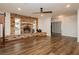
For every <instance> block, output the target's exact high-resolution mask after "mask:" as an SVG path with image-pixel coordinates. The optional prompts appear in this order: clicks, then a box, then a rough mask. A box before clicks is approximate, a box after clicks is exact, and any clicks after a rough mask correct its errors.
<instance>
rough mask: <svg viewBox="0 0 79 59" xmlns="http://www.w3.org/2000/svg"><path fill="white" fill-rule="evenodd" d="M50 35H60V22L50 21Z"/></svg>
mask: <svg viewBox="0 0 79 59" xmlns="http://www.w3.org/2000/svg"><path fill="white" fill-rule="evenodd" d="M51 30H52V36H61V22H52V29H51Z"/></svg>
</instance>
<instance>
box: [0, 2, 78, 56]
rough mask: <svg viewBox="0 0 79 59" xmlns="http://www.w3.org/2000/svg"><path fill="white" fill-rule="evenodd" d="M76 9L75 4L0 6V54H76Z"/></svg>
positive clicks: (1, 4)
mask: <svg viewBox="0 0 79 59" xmlns="http://www.w3.org/2000/svg"><path fill="white" fill-rule="evenodd" d="M47 6H48V7H47ZM78 8H79V4H78V3H11V4H9V3H0V19H1V20H0V48H1V51H0V54H3V55H5V54H10V55H11V54H17V55H18V54H25V55H26V54H27V55H29V54H30V55H31V54H33V55H37V54H46V55H50V54H51V55H52V54H55V55H61V54H65V55H68V54H74V55H75V54H79V52H78V49H79V47H78V42H79V30H78V29H79V26H78V24H79V10H78ZM67 42H68V43H67ZM30 46H31V47H30ZM24 47H25V48H24ZM29 47H30V48H29ZM60 47H61V48H60ZM8 48H9V49H8ZM18 48H20V49H19V50H18ZM2 50H3V51H6V52H3V51H2ZM18 51H20V52H18ZM45 51H46V52H45ZM16 52H17V53H16Z"/></svg>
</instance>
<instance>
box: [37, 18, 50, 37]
mask: <svg viewBox="0 0 79 59" xmlns="http://www.w3.org/2000/svg"><path fill="white" fill-rule="evenodd" d="M38 28H39V29H42V32H47V34H48V36H51V17H40V18H39V19H38Z"/></svg>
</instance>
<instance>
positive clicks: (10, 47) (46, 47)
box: [0, 36, 79, 55]
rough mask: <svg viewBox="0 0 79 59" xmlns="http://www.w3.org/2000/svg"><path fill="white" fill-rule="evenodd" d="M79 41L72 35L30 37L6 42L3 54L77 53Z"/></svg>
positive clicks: (2, 50) (0, 52)
mask: <svg viewBox="0 0 79 59" xmlns="http://www.w3.org/2000/svg"><path fill="white" fill-rule="evenodd" d="M78 50H79V43H77V41H76V40H75V38H70V37H52V38H50V37H46V36H44V37H30V38H26V39H20V40H16V41H10V42H6V45H5V47H2V48H0V54H1V55H77V54H79V51H78Z"/></svg>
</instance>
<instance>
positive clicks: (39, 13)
mask: <svg viewBox="0 0 79 59" xmlns="http://www.w3.org/2000/svg"><path fill="white" fill-rule="evenodd" d="M40 13H41V12H34V13H33V14H40Z"/></svg>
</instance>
